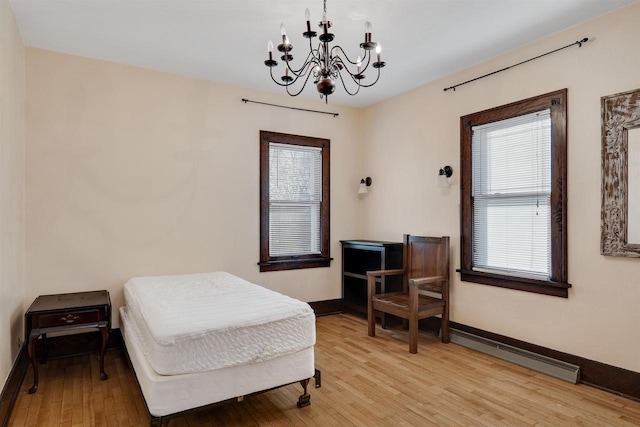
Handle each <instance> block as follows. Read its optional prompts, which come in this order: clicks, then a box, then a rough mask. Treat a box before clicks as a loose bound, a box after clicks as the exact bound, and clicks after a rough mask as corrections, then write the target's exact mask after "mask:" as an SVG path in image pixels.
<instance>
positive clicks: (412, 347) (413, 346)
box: [409, 313, 418, 354]
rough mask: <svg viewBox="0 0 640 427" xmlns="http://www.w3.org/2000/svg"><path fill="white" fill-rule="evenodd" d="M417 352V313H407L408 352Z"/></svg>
mask: <svg viewBox="0 0 640 427" xmlns="http://www.w3.org/2000/svg"><path fill="white" fill-rule="evenodd" d="M417 352H418V314H417V313H415V314H411V315H409V353H413V354H415V353H417Z"/></svg>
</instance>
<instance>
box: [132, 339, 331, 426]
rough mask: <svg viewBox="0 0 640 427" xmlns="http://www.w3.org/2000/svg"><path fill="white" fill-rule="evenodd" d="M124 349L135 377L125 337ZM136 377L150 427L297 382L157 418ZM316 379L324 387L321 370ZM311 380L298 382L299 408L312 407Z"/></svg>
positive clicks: (317, 370) (317, 384) (319, 385)
mask: <svg viewBox="0 0 640 427" xmlns="http://www.w3.org/2000/svg"><path fill="white" fill-rule="evenodd" d="M122 348H123V350H124V354H125V356H126V357H127V362H128V364H129V367H130V368H131V370H132V371H133V373H134V375H135V369H134V367H133V363H132V362H131V357H130V356H129V351H128V350H127V346H126V345H125V343H124V337H123V342H122ZM135 377H136V384H138V390H139V391H140V395H141V396H142V399H143V400H144V405H145V408H146V410H147V415H148V416H149V421H150V423H149V426H150V427H166V426H167V425H168V424H169V421H171V419H172V418H174V417H179V416H182V415H185V414H190V413H192V412H196V411H201V410H206V409H211V408H215V407H218V406H222V405H228V404H231V403H234V402H242V401H243V400H244V398H246V397H251V396H256V395H259V394H262V393H266V392H268V391H272V390H276V389H278V388H281V387H286V386H288V385H291V384H295V383H296V382H295V381H294V382H292V383H287V384H282V385H279V386H276V387H271V388H269V389H266V390H260V391H256V392H253V393H251V394H248V395H245V396H237V397H234V398H231V399H227V400H223V401H220V402H214V403H210V404H208V405H203V406H199V407H197V408H192V409H187V410H184V411H180V412H176V413H173V414H168V415H163V416H160V417H157V416H155V415H152V414H151V412H150V411H149V405H148V404H147V400H146V398H145V397H144V393H143V392H142V386H141V385H140V381H139V380H138V376H137V375H135ZM311 378H313V379H314V385H315V388H320V387H322V373H321V372H320V370H319V369H315V373H314V374H313V377H311ZM311 378H306V379H304V380H300V381H298V382H299V383H300V385H301V386H302V389H303V392H302V394H301V395H300V396H299V397H298V403H297V404H296V405H297V406H298V408H304V407H305V406H309V405H311V395H310V394H309V392H308V390H307V388H308V386H309V382H311Z"/></svg>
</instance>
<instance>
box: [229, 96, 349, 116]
mask: <svg viewBox="0 0 640 427" xmlns="http://www.w3.org/2000/svg"><path fill="white" fill-rule="evenodd" d="M242 102H244V103H245V104H246V103H247V102H251V103H254V104H261V105H269V106H271V107H279V108H287V109H289V110H298V111H308V112H309V113H318V114H330V115H332V116H333V117H338V116H339V114H338V113H330V112H328V111H320V110H307V109H306V108H297V107H289V106H287V105H278V104H269V103H268V102H260V101H252V100H250V99H246V98H242Z"/></svg>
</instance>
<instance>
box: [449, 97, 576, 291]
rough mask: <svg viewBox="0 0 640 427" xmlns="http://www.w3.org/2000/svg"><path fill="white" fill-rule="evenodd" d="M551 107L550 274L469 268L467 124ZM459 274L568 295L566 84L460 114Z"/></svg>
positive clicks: (487, 282)
mask: <svg viewBox="0 0 640 427" xmlns="http://www.w3.org/2000/svg"><path fill="white" fill-rule="evenodd" d="M547 108H550V109H551V159H552V160H551V162H552V164H551V182H552V184H551V185H552V188H551V276H550V278H549V280H535V279H527V278H520V277H514V276H508V275H503V274H496V273H486V272H479V271H474V270H473V261H472V260H473V257H472V250H473V248H472V245H473V239H472V233H473V206H472V203H473V200H472V193H471V180H472V159H471V152H472V150H471V148H472V147H471V127H472V126H478V125H482V124H486V123H491V122H495V121H499V120H505V119H509V118H512V117H517V116H521V115H524V114H529V113H534V112H536V111H541V110H544V109H547ZM460 165H461V170H462V184H461V190H460V203H461V206H462V208H461V221H460V226H461V230H460V239H461V242H460V244H461V245H460V246H461V268H460V273H461V279H462V280H463V281H466V282H475V283H482V284H485V285H492V286H499V287H503V288H509V289H517V290H521V291H527V292H535V293H540V294H545V295H553V296H559V297H564V298H566V297H568V288H569V287H571V285H570V284H569V283H568V281H567V280H568V277H567V89H562V90H559V91H556V92H551V93H547V94H545V95H540V96H536V97H533V98H529V99H525V100H523V101H519V102H514V103H511V104H507V105H503V106H501V107H496V108H492V109H489V110H485V111H480V112H478V113H474V114H469V115H466V116H463V117H461V118H460Z"/></svg>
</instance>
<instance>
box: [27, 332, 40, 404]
mask: <svg viewBox="0 0 640 427" xmlns="http://www.w3.org/2000/svg"><path fill="white" fill-rule="evenodd" d="M39 335H40V334H38V333H36V332H31V333H30V334H29V358H30V359H31V366H33V385H32V386H31V388H30V389H29V394H33V393H35V392H36V391H37V390H38V358H37V354H36V342H37V341H38V336H39Z"/></svg>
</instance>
